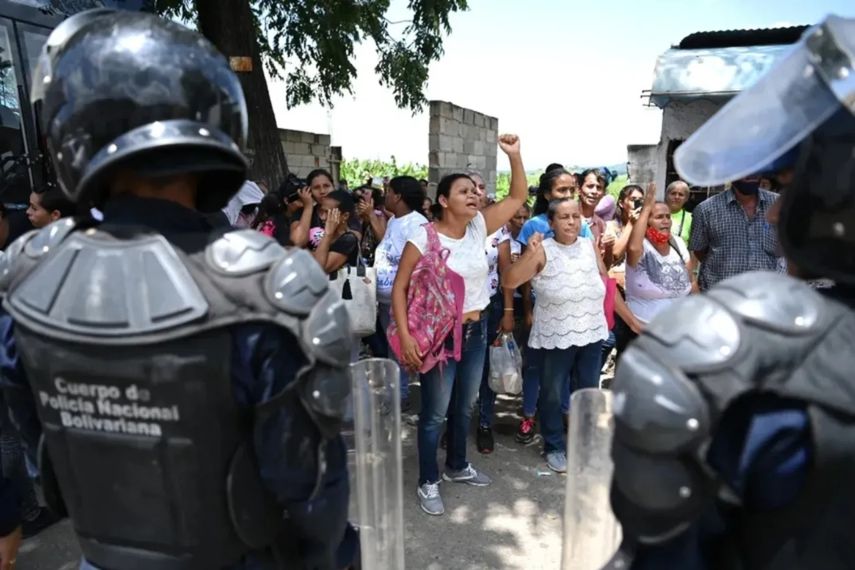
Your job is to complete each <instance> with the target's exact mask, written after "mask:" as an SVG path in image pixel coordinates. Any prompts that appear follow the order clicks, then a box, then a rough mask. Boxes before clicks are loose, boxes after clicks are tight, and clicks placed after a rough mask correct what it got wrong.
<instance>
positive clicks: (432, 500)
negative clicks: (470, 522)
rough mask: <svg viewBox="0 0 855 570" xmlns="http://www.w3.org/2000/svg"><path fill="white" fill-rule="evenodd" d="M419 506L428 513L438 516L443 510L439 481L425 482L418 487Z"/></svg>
mask: <svg viewBox="0 0 855 570" xmlns="http://www.w3.org/2000/svg"><path fill="white" fill-rule="evenodd" d="M417 494H418V496H419V506H420V507H421V508H422V510H423V511H424V512H426V513H427V514H429V515H433V516H439V515H441V514H443V513H444V512H445V505H443V504H442V497H441V496H440V495H439V481H437V482H436V483H425V484H424V485H421V486H420V487H419V488H418V491H417Z"/></svg>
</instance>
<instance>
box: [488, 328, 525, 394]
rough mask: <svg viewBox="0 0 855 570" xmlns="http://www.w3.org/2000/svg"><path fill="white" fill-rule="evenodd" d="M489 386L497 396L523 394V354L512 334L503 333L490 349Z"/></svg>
mask: <svg viewBox="0 0 855 570" xmlns="http://www.w3.org/2000/svg"><path fill="white" fill-rule="evenodd" d="M489 384H490V389H491V390H493V391H494V392H496V393H497V394H519V393H520V392H522V384H523V381H522V354H521V353H520V349H519V347H518V346H517V341H516V340H514V335H513V334H511V333H502V334H501V335H499V338H497V339H496V343H495V344H494V345H493V346H491V347H490V379H489Z"/></svg>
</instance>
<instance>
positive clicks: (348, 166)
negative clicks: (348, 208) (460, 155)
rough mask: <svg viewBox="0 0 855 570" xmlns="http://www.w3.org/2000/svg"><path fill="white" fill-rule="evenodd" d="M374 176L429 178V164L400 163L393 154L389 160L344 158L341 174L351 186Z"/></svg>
mask: <svg viewBox="0 0 855 570" xmlns="http://www.w3.org/2000/svg"><path fill="white" fill-rule="evenodd" d="M366 175H367V176H371V177H372V178H377V177H379V178H382V177H384V176H388V177H389V178H394V177H395V176H412V177H413V178H416V179H419V180H421V179H427V177H428V169H427V166H424V165H422V164H414V163H407V164H398V162H397V160H395V157H394V156H393V157H392V158H391V160H390V161H389V162H386V161H383V160H360V159H358V158H357V159H352V160H343V161H342V162H341V166H340V176H341V178H342V180H347V184H348V186H349V187H350V188H356V187H357V186H361V185H362V184H364V183H365V179H366V177H367V176H366Z"/></svg>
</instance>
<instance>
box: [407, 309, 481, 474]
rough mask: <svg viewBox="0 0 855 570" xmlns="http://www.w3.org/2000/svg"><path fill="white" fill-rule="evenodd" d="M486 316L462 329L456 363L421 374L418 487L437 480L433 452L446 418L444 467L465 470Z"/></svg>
mask: <svg viewBox="0 0 855 570" xmlns="http://www.w3.org/2000/svg"><path fill="white" fill-rule="evenodd" d="M486 317H487V313H486V312H484V313H483V314H482V319H481V320H480V321H477V322H474V323H469V324H466V325H464V326H463V350H462V351H461V355H460V360H459V361H454V360H449V361H448V362H447V363H446V364H445V365H442V366H440V365H437V366H436V367H434V368H433V369H432V370H431V371H430V372H427V373H426V374H422V375H421V395H422V408H421V412H420V413H419V430H418V447H419V485H423V484H424V483H436V482H437V481H439V465H438V463H437V460H436V452H437V448H438V446H439V435H440V430H442V423H443V421H444V420H445V418H446V415H447V416H448V429H447V434H448V435H447V445H446V450H445V465H446V466H447V467H448V468H449V469H451V470H458V469H463V468H464V467H466V464H467V461H466V434H467V433H468V431H469V422H470V420H471V419H472V410H473V407H474V406H475V399H476V398H477V396H478V388H479V386H480V385H481V377H482V375H483V372H484V355H485V354H486V353H487V318H486Z"/></svg>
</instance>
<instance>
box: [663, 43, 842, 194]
mask: <svg viewBox="0 0 855 570" xmlns="http://www.w3.org/2000/svg"><path fill="white" fill-rule="evenodd" d="M819 29H820V28H819V27H818V26H815V27H813V28H811V29H810V30H808V32H806V33H805V36H804V37H803V38H802V40H801V41H800V42H799V43H798V44H796V45H795V46H794V47H793V49H792V50H791V51H789V52H788V53H787V54H786V55H785V56H784V57H783V58H782V59H781V61H780V62H779V63H778V64H777V65H776V66H775V67H774V68H772V70H770V71H769V73H767V74H766V75H765V76H763V77H762V78H761V79H760V80H759V81H758V82H757V83H756V84H755V85H754V86H752V87H751V88H750V89H748V90H746V91H744V92H742V93H741V94H739V95H738V96H737V97H735V98H734V99H733V100H731V101H730V102H729V103H728V104H727V105H725V106H724V107H723V108H722V109H721V110H720V111H719V112H718V113H716V114H715V115H714V116H713V117H712V118H711V119H710V120H709V121H707V122H706V123H704V125H703V126H702V127H701V128H700V129H698V130H697V131H696V132H695V133H694V134H693V135H692V136H691V137H689V139H688V140H687V141H686V142H685V143H683V144H682V145H680V147H679V148H678V149H677V151H676V152H675V154H674V162H675V164H676V167H677V171H678V172H679V173H680V176H682V177H683V178H685V179H686V180H688V181H689V182H691V183H692V184H697V185H699V186H716V185H719V184H723V183H725V182H728V181H731V180H738V179H740V178H743V177H745V176H748V175H751V174H754V173H757V172H761V171H764V170H765V169H766V166H767V165H768V164H770V163H772V162H773V161H775V160H776V159H777V158H779V157H780V156H781V155H783V154H784V153H785V152H787V151H788V150H790V149H791V148H793V147H794V146H795V145H796V144H798V143H799V142H801V140H802V139H804V138H805V137H806V136H807V135H808V134H810V132H811V131H813V130H814V129H815V128H816V127H817V126H819V125H820V124H821V123H822V122H824V121H825V120H826V119H827V118H829V117H830V116H831V115H832V114H833V113H834V112H835V111H837V110H838V109H839V108H840V101H838V99H837V97H835V95H834V93H833V92H832V91H831V89H829V87H828V86H827V85H826V83H825V82H824V81H823V79H822V78H821V77H820V76H819V74H818V72H817V70H816V69H815V67H814V65H813V63H811V58H812V54H811V52H810V50H809V48H808V47H807V45H806V38H808V36H810V35H811V34H813V33H816V31H817V30H819Z"/></svg>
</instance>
